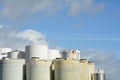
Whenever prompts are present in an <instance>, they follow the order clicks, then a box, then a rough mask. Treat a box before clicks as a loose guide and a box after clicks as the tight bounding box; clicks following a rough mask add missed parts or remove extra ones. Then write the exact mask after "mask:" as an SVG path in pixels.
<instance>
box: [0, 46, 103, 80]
mask: <svg viewBox="0 0 120 80" xmlns="http://www.w3.org/2000/svg"><path fill="white" fill-rule="evenodd" d="M0 80H105V73H104V70H103V69H96V68H95V63H94V62H91V61H88V60H87V59H81V58H80V51H79V50H62V51H60V50H57V49H49V48H48V46H47V45H41V44H38V45H29V46H26V47H25V51H18V50H15V51H12V49H10V48H0Z"/></svg>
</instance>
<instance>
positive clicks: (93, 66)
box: [88, 61, 95, 80]
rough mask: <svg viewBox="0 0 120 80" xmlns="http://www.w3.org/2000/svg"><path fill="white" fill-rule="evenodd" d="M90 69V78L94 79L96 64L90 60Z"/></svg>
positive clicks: (90, 79)
mask: <svg viewBox="0 0 120 80" xmlns="http://www.w3.org/2000/svg"><path fill="white" fill-rule="evenodd" d="M88 69H89V80H92V74H94V73H95V64H94V63H93V62H90V61H88Z"/></svg>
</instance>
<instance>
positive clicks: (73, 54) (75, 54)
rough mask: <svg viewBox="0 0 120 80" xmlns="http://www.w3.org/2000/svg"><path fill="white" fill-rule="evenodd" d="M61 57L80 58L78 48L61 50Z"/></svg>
mask: <svg viewBox="0 0 120 80" xmlns="http://www.w3.org/2000/svg"><path fill="white" fill-rule="evenodd" d="M61 55H62V58H64V59H65V58H67V57H69V58H72V59H77V60H80V51H79V50H63V51H62V52H61Z"/></svg>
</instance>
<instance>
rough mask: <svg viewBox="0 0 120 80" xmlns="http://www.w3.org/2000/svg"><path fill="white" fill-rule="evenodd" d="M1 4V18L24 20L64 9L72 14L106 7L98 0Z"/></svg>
mask: <svg viewBox="0 0 120 80" xmlns="http://www.w3.org/2000/svg"><path fill="white" fill-rule="evenodd" d="M0 5H1V6H0V16H1V17H0V18H1V19H10V20H24V19H26V18H30V17H32V16H33V15H36V14H37V15H38V14H39V15H42V14H46V15H48V14H51V13H54V12H56V11H60V10H64V9H67V12H68V14H70V15H76V14H80V13H81V12H88V13H89V12H90V13H92V12H95V13H96V12H99V11H101V10H103V9H104V4H103V3H97V2H96V0H1V2H0Z"/></svg>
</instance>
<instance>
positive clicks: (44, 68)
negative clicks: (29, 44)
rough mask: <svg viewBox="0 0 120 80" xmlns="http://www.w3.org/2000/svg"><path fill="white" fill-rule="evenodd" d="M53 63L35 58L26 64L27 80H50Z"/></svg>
mask: <svg viewBox="0 0 120 80" xmlns="http://www.w3.org/2000/svg"><path fill="white" fill-rule="evenodd" d="M51 63H52V61H47V60H40V59H39V58H38V57H33V58H32V59H31V60H30V62H29V63H27V64H26V80H50V66H51Z"/></svg>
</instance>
